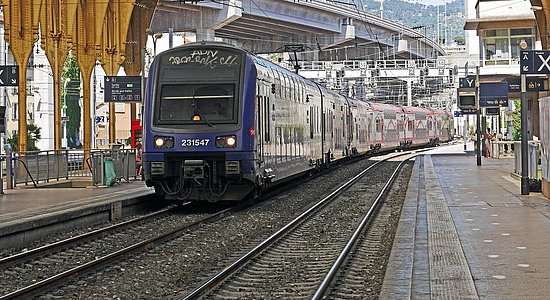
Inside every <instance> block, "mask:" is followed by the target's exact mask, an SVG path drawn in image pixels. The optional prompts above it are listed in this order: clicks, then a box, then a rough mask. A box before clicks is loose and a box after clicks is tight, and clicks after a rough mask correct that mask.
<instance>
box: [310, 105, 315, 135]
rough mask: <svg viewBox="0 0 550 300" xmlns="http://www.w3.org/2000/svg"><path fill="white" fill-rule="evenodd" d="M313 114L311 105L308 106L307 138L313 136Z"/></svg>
mask: <svg viewBox="0 0 550 300" xmlns="http://www.w3.org/2000/svg"><path fill="white" fill-rule="evenodd" d="M314 118H315V117H314V116H313V107H311V106H310V107H309V119H310V122H309V138H310V139H312V138H313V120H314Z"/></svg>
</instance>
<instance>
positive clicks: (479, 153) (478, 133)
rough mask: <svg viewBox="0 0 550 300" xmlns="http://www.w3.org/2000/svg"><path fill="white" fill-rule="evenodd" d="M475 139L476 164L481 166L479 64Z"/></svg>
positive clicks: (477, 70)
mask: <svg viewBox="0 0 550 300" xmlns="http://www.w3.org/2000/svg"><path fill="white" fill-rule="evenodd" d="M475 85H476V91H475V96H476V141H477V149H476V152H477V153H476V155H477V165H478V166H481V129H480V127H481V126H480V125H481V118H480V115H481V109H480V108H479V66H477V67H476V83H475Z"/></svg>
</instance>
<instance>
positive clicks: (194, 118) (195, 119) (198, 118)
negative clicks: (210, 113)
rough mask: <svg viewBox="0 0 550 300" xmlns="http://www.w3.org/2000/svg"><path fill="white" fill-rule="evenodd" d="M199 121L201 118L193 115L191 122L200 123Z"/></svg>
mask: <svg viewBox="0 0 550 300" xmlns="http://www.w3.org/2000/svg"><path fill="white" fill-rule="evenodd" d="M200 120H201V116H200V115H194V116H193V121H200Z"/></svg>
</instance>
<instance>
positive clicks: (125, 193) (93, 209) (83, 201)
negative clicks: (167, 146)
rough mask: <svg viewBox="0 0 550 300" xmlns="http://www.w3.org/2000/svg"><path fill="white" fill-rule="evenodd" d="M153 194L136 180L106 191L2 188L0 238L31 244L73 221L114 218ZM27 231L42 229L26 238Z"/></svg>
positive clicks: (69, 224)
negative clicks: (38, 236)
mask: <svg viewBox="0 0 550 300" xmlns="http://www.w3.org/2000/svg"><path fill="white" fill-rule="evenodd" d="M153 194H154V190H153V189H152V188H148V187H146V186H145V183H144V182H143V181H139V180H136V181H130V182H122V183H120V184H114V185H113V186H111V187H108V188H107V187H94V186H92V187H87V188H34V187H33V188H31V187H18V188H16V189H4V194H0V237H2V238H3V240H4V241H9V240H12V241H13V242H21V243H23V242H24V241H32V239H33V238H36V235H41V234H48V233H51V232H55V230H60V229H63V228H60V226H62V227H65V228H71V226H73V227H74V226H75V222H78V223H81V224H85V222H89V221H90V219H93V220H95V221H97V220H101V219H107V220H108V219H114V218H117V217H119V216H121V215H122V214H124V213H125V212H126V211H125V210H130V209H129V208H130V207H133V206H137V205H138V204H139V203H141V202H143V201H147V200H150V198H151V197H152V195H153ZM60 222H61V223H60ZM63 223H64V224H63ZM49 227H51V228H49ZM31 228H44V229H45V230H44V231H37V232H36V233H35V234H34V236H29V235H28V234H26V233H25V231H26V230H28V229H31ZM46 228H49V229H46ZM19 233H22V234H21V235H19ZM7 236H13V239H8V240H6V239H5V237H7ZM11 246H15V245H14V244H12V245H6V244H5V243H4V245H1V246H0V248H7V247H11Z"/></svg>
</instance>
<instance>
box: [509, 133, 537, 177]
mask: <svg viewBox="0 0 550 300" xmlns="http://www.w3.org/2000/svg"><path fill="white" fill-rule="evenodd" d="M540 154H541V143H540V141H529V144H528V153H527V155H528V164H529V170H528V172H529V174H528V177H529V179H534V180H540V179H542V165H541V161H540ZM514 155H515V163H514V172H515V173H516V174H519V175H521V155H522V154H521V142H517V141H516V142H515V145H514Z"/></svg>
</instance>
